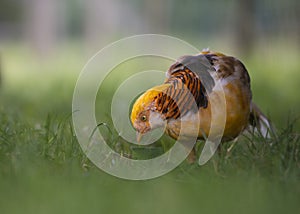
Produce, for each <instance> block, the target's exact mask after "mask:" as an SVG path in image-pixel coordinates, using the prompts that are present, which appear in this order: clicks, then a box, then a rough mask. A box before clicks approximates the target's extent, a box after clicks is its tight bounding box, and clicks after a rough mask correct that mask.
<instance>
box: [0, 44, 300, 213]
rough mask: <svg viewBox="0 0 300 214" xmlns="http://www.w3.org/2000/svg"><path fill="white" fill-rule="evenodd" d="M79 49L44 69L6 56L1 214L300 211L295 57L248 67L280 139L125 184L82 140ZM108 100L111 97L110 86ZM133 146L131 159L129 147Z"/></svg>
mask: <svg viewBox="0 0 300 214" xmlns="http://www.w3.org/2000/svg"><path fill="white" fill-rule="evenodd" d="M76 51H79V49H76V47H75V48H73V49H72V51H71V52H69V51H68V52H66V53H61V56H58V57H55V58H53V60H50V61H46V62H42V63H41V62H39V63H37V62H36V61H35V58H32V56H31V55H30V54H27V52H26V50H23V49H18V48H14V47H6V49H5V53H6V54H5V55H4V56H2V62H3V68H2V71H3V82H2V85H1V88H0V121H1V122H0V213H9V214H10V213H85V212H88V213H92V212H97V213H192V212H194V213H195V212H196V213H299V212H300V205H299V198H300V134H299V128H300V126H299V121H298V120H297V117H299V116H300V114H299V113H300V111H299V107H298V106H299V104H300V101H299V95H298V94H297V92H298V91H299V90H300V86H299V78H300V73H299V68H300V64H299V61H298V58H297V57H295V56H294V55H295V54H294V55H293V54H285V55H283V56H278V55H277V54H276V52H275V51H274V52H272V53H274V54H270V53H269V54H268V55H266V54H264V58H263V60H264V63H263V64H262V57H261V55H260V53H257V54H255V55H253V57H249V58H247V59H246V60H245V63H246V66H247V68H248V69H249V72H250V75H251V77H252V88H253V94H254V100H255V101H256V102H257V103H258V104H259V105H260V106H261V107H262V109H263V110H264V111H265V112H267V114H268V115H270V117H271V118H272V120H273V121H274V124H275V126H276V127H277V130H278V137H277V138H272V139H268V140H265V139H263V138H262V137H260V136H255V135H251V136H244V137H241V138H240V139H239V141H238V142H237V144H236V145H234V147H233V148H232V149H231V150H230V151H228V149H229V148H231V146H232V144H233V143H232V142H228V143H225V144H223V145H222V146H221V152H220V154H219V155H215V156H214V158H213V159H212V160H210V161H209V162H208V163H207V164H206V165H204V166H198V165H197V164H194V165H189V164H187V163H185V162H183V163H182V164H181V165H180V166H178V167H177V168H176V169H175V170H174V171H172V172H171V173H168V174H167V175H165V176H163V177H159V178H156V179H152V180H149V181H127V180H122V179H118V178H115V177H112V176H110V175H108V174H106V173H104V172H102V171H101V170H99V169H98V168H96V167H95V166H94V165H93V164H92V163H91V162H90V161H89V160H88V159H87V158H86V157H85V155H84V154H83V152H82V150H81V148H80V146H79V144H78V142H77V139H76V136H75V134H74V131H73V127H72V118H71V114H72V106H71V102H72V92H73V89H74V86H75V81H76V78H77V75H78V74H79V72H80V69H81V68H82V67H83V65H84V60H82V59H81V60H80V59H79V57H78V56H75V55H74V54H73V55H72V53H74V52H76ZM70 53H71V54H70ZM66 56H68V57H66ZM296 56H299V55H297V53H296ZM76 57H77V58H76ZM66 59H67V60H69V61H67V62H66V61H65V60H66ZM119 69H121V68H119ZM116 72H117V71H116ZM107 93H108V94H107V95H104V98H105V96H106V98H107V99H109V97H110V95H109V93H111V88H108V89H107ZM99 102H101V100H100V101H99ZM101 113H102V114H105V112H100V115H101ZM100 118H101V116H100ZM157 146H159V144H158V145H157ZM199 147H201V143H199ZM126 148H127V152H129V153H130V152H132V151H131V147H130V145H127V147H126ZM144 150H145V151H147V148H145V149H144ZM199 152H200V151H199Z"/></svg>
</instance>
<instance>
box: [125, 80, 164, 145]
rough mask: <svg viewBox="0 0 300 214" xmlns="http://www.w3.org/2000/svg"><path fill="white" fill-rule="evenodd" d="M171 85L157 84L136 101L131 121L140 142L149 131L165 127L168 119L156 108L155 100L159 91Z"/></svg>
mask: <svg viewBox="0 0 300 214" xmlns="http://www.w3.org/2000/svg"><path fill="white" fill-rule="evenodd" d="M166 87H169V86H168V85H166V84H165V85H161V86H156V87H154V88H151V89H149V90H148V91H146V92H145V93H144V94H142V95H141V96H140V97H139V98H138V99H137V100H136V101H135V103H134V105H133V107H132V111H131V118H130V119H131V123H132V125H133V127H134V128H135V129H136V131H137V141H138V142H139V141H140V140H141V138H142V136H143V135H144V134H146V133H147V132H149V131H151V130H153V129H156V128H159V127H164V126H165V124H166V120H165V118H164V116H163V115H162V114H161V113H160V112H158V111H157V110H156V106H155V101H156V98H157V97H158V95H159V93H162V91H163V90H164V89H165V88H166Z"/></svg>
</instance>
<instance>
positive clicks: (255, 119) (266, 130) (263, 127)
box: [249, 103, 275, 138]
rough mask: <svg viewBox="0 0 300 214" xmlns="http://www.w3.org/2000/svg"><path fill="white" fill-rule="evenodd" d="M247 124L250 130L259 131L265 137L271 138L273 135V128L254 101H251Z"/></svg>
mask: <svg viewBox="0 0 300 214" xmlns="http://www.w3.org/2000/svg"><path fill="white" fill-rule="evenodd" d="M249 125H250V127H249V129H250V130H254V132H258V133H260V134H261V135H262V136H263V137H265V138H271V136H274V135H275V130H274V128H273V125H272V123H271V121H270V120H269V119H268V118H267V117H266V116H265V115H264V114H263V113H262V111H261V110H260V109H259V108H258V107H257V105H255V104H254V103H251V112H250V117H249ZM251 127H252V128H251Z"/></svg>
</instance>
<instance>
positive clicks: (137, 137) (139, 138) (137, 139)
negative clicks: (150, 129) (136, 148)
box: [136, 131, 143, 143]
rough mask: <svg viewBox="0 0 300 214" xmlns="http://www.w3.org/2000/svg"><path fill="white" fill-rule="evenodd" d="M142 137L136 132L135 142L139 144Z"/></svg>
mask: <svg viewBox="0 0 300 214" xmlns="http://www.w3.org/2000/svg"><path fill="white" fill-rule="evenodd" d="M142 137H143V134H142V133H141V132H138V131H137V132H136V141H137V142H138V143H139V142H141V139H142Z"/></svg>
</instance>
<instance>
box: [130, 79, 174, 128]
mask: <svg viewBox="0 0 300 214" xmlns="http://www.w3.org/2000/svg"><path fill="white" fill-rule="evenodd" d="M170 85H171V84H163V85H158V86H155V87H153V88H151V89H149V90H147V91H146V92H145V93H144V94H142V95H141V96H140V97H139V98H138V99H137V100H136V101H135V103H134V105H133V107H132V112H131V122H132V123H134V121H135V120H136V118H137V116H138V115H139V113H140V112H142V111H144V110H146V107H148V106H149V105H150V104H151V102H153V101H154V97H155V96H157V95H158V94H159V93H161V92H163V91H166V90H167V89H168V88H169V87H170Z"/></svg>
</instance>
